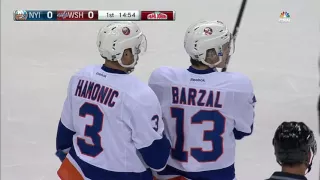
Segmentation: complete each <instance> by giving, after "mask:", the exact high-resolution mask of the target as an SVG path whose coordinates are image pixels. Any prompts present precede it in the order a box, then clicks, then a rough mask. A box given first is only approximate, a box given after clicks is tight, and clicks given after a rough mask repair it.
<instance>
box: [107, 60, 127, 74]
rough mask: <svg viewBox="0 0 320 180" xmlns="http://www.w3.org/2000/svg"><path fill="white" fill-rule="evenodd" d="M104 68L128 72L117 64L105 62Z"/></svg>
mask: <svg viewBox="0 0 320 180" xmlns="http://www.w3.org/2000/svg"><path fill="white" fill-rule="evenodd" d="M104 66H106V67H108V68H111V69H116V70H120V71H124V72H127V71H128V70H127V69H126V68H124V67H122V66H121V65H120V64H119V63H118V62H112V61H106V62H105V63H104Z"/></svg>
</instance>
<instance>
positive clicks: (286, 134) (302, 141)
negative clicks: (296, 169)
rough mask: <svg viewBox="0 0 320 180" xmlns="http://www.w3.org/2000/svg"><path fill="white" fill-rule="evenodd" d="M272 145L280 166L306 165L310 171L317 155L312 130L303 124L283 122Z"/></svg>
mask: <svg viewBox="0 0 320 180" xmlns="http://www.w3.org/2000/svg"><path fill="white" fill-rule="evenodd" d="M272 144H273V146H274V150H275V155H276V158H277V162H278V163H279V164H280V165H290V164H292V165H293V164H306V165H307V167H308V172H309V171H310V170H311V166H312V160H313V157H314V155H315V154H316V153H317V143H316V140H315V138H314V134H313V132H312V130H310V129H309V128H308V126H307V125H305V124H304V123H303V122H283V123H282V124H281V125H280V126H279V127H278V129H277V130H276V132H275V134H274V137H273V141H272Z"/></svg>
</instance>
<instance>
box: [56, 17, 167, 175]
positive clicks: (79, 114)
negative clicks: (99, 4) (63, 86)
mask: <svg viewBox="0 0 320 180" xmlns="http://www.w3.org/2000/svg"><path fill="white" fill-rule="evenodd" d="M97 46H98V49H99V51H100V54H101V56H102V57H103V58H104V59H105V63H104V64H103V65H102V66H101V65H97V66H88V67H85V68H84V69H82V70H80V71H79V72H78V73H76V74H75V75H73V76H72V78H71V80H70V83H69V87H68V94H67V99H66V101H65V103H64V106H63V111H62V115H61V120H60V122H59V127H58V132H57V139H56V146H57V153H56V155H57V156H58V157H59V158H60V159H61V160H62V161H63V163H62V165H61V167H60V169H59V170H58V175H59V176H60V178H61V179H63V180H81V179H91V180H126V179H128V180H129V179H130V180H152V172H151V170H150V168H151V169H153V170H155V171H159V170H162V169H163V168H164V167H165V165H166V163H167V160H168V157H169V154H170V142H169V140H168V139H167V138H166V137H165V136H164V135H163V130H164V124H163V121H162V112H161V106H160V104H159V101H158V99H157V96H156V95H155V94H154V92H153V91H152V90H151V89H150V87H149V86H148V85H147V84H144V83H142V82H141V81H139V80H138V79H136V78H135V77H134V76H132V75H129V73H130V72H131V71H132V70H133V68H134V67H135V65H136V64H137V61H138V58H139V54H140V53H141V52H142V51H144V50H145V49H146V38H145V36H144V35H143V33H142V32H141V30H140V29H139V27H138V26H137V25H136V24H135V23H132V22H118V23H112V24H110V25H107V26H105V27H103V28H102V29H101V30H100V32H99V34H98V39H97ZM67 153H68V154H67ZM66 154H67V155H66ZM65 157H66V158H65ZM149 167H150V168H149Z"/></svg>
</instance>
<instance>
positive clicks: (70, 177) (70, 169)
mask: <svg viewBox="0 0 320 180" xmlns="http://www.w3.org/2000/svg"><path fill="white" fill-rule="evenodd" d="M57 173H58V176H59V177H60V179H61V180H84V178H83V177H82V175H81V174H80V173H79V171H78V170H77V169H76V168H75V167H74V166H73V165H72V163H71V162H70V161H69V159H68V158H65V159H64V161H63V162H62V164H61V166H60V168H59V170H58V172H57Z"/></svg>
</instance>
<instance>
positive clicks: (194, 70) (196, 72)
mask: <svg viewBox="0 0 320 180" xmlns="http://www.w3.org/2000/svg"><path fill="white" fill-rule="evenodd" d="M188 71H189V72H191V73H194V74H209V73H212V72H216V71H217V69H216V68H208V69H206V70H198V69H195V68H193V67H192V66H190V67H189V68H188Z"/></svg>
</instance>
